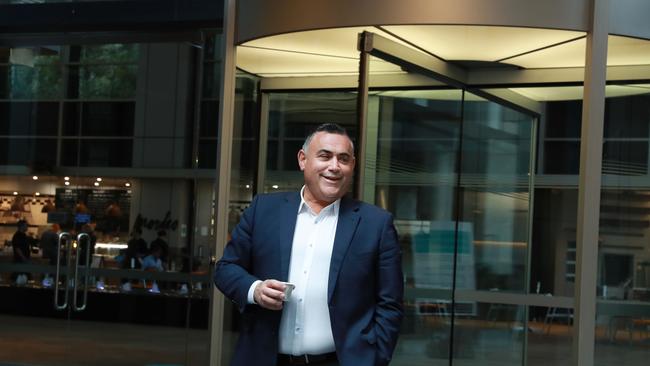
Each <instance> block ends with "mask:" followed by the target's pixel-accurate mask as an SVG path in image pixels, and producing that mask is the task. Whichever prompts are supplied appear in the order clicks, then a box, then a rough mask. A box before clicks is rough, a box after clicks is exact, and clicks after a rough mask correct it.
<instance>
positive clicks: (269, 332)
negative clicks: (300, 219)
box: [214, 192, 403, 366]
mask: <svg viewBox="0 0 650 366" xmlns="http://www.w3.org/2000/svg"><path fill="white" fill-rule="evenodd" d="M299 205H300V194H299V193H297V192H296V193H275V194H268V195H259V196H257V197H255V199H253V202H252V203H251V206H250V207H249V208H248V209H247V210H246V211H244V213H243V215H242V218H241V220H240V222H239V224H238V225H237V227H236V228H235V229H234V230H233V232H232V239H231V241H230V242H229V243H228V245H227V246H226V249H225V250H224V254H223V257H222V258H221V260H219V262H218V263H217V265H216V270H215V277H214V280H215V283H216V285H217V287H218V288H219V289H220V290H221V291H222V292H223V293H224V294H225V295H226V297H228V298H229V299H231V300H232V301H233V302H235V303H236V304H237V306H238V308H239V310H240V312H241V313H242V328H241V333H240V336H239V341H238V343H237V348H236V350H235V354H234V356H233V362H232V364H233V365H238V366H239V365H241V366H250V365H256V366H257V365H259V366H264V365H269V366H272V365H275V363H276V358H277V352H278V330H279V325H280V318H281V316H282V312H281V311H272V310H267V309H264V308H262V307H260V306H257V305H254V304H248V290H249V289H250V287H251V285H252V284H253V282H254V281H256V280H258V279H259V280H265V279H276V280H279V281H287V279H288V277H289V261H290V259H291V258H290V256H291V245H292V242H293V234H294V229H295V226H296V218H297V214H298V207H299ZM402 296H403V277H402V269H401V251H400V247H399V244H398V242H397V235H396V233H395V228H394V226H393V219H392V215H391V214H389V213H388V212H386V211H384V210H382V209H380V208H378V207H376V206H372V205H369V204H366V203H363V202H359V201H355V200H352V199H349V198H343V199H342V200H341V206H340V209H339V218H338V223H337V227H336V235H335V239H334V248H333V250H332V259H331V262H330V273H329V282H328V303H329V312H330V321H331V326H332V334H333V336H334V343H335V346H336V353H337V356H338V359H339V362H340V364H341V365H343V366H347V365H353V366H365V365H386V364H388V362H389V361H390V359H391V356H392V353H393V349H394V348H395V344H396V343H397V336H398V333H399V327H400V322H401V320H402V316H403V311H402Z"/></svg>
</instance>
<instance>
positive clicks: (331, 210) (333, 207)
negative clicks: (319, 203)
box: [298, 185, 341, 216]
mask: <svg viewBox="0 0 650 366" xmlns="http://www.w3.org/2000/svg"><path fill="white" fill-rule="evenodd" d="M304 193H305V186H304V185H303V186H302V188H301V189H300V206H298V213H299V214H300V213H302V212H308V213H310V214H311V215H313V216H321V215H334V214H337V213H338V212H339V206H340V205H341V199H340V198H339V199H337V200H336V201H334V202H332V203H330V204H329V205H327V206H326V207H323V209H322V210H320V213H319V214H318V215H317V214H316V213H315V212H314V210H312V209H311V207H310V206H309V204H308V203H307V201H305V195H304Z"/></svg>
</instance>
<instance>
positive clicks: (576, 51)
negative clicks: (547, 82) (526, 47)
mask: <svg viewBox="0 0 650 366" xmlns="http://www.w3.org/2000/svg"><path fill="white" fill-rule="evenodd" d="M585 46H586V42H585V40H584V38H583V39H578V40H575V41H573V42H568V43H564V44H561V45H559V46H555V47H550V48H546V49H543V50H539V51H535V52H532V53H528V54H525V55H521V56H518V57H513V58H510V59H507V60H505V61H504V62H505V63H508V64H511V65H517V66H520V67H523V68H527V69H545V68H557V67H584V66H585Z"/></svg>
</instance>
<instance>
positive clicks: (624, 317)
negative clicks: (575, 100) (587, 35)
mask: <svg viewBox="0 0 650 366" xmlns="http://www.w3.org/2000/svg"><path fill="white" fill-rule="evenodd" d="M610 41H613V42H621V41H623V42H625V40H624V37H612V36H610ZM615 44H616V43H615ZM619 52H620V50H619V49H618V48H615V47H614V48H613V49H612V50H611V51H610V53H609V55H608V61H611V60H614V59H615V58H616V57H618V56H620V55H619ZM645 76H646V77H645V79H650V74H646V75H645ZM649 102H650V84H648V83H647V82H644V81H634V82H630V83H623V84H620V83H619V84H617V85H608V86H607V98H606V100H605V120H604V145H603V163H602V174H603V175H602V191H601V202H600V231H599V243H598V269H597V289H596V293H597V299H596V305H597V313H596V315H597V316H596V339H595V342H596V344H595V352H596V355H595V359H596V365H607V364H611V363H615V362H619V363H620V362H623V363H625V364H626V365H642V364H645V363H646V362H647V350H648V342H649V341H650V244H649V241H648V237H649V236H650V230H649V229H650V221H648V215H649V214H650V182H648V179H647V177H648V152H649V149H648V148H649V141H650V136H649V132H650V128H649V126H650V109H649V108H648V105H650V104H649Z"/></svg>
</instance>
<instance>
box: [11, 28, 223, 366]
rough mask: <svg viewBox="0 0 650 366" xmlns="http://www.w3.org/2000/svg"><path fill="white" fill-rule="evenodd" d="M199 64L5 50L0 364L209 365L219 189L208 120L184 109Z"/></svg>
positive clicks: (163, 54)
mask: <svg viewBox="0 0 650 366" xmlns="http://www.w3.org/2000/svg"><path fill="white" fill-rule="evenodd" d="M205 39H206V42H207V43H209V42H214V36H210V35H208V37H206V38H205ZM199 50H200V48H198V47H194V46H192V45H191V44H189V43H186V42H168V43H163V42H161V43H137V44H136V43H120V41H119V39H116V40H115V42H114V43H98V42H91V43H90V44H87V45H84V44H80V45H79V44H77V45H70V44H60V45H55V46H52V45H47V46H29V47H6V48H3V49H2V50H0V55H1V56H0V84H2V86H1V87H0V93H1V95H0V115H1V117H0V118H1V120H0V125H1V127H0V139H1V140H2V141H4V142H5V143H4V144H3V145H2V146H3V147H2V148H1V149H0V151H1V153H0V165H1V166H2V175H1V176H0V236H2V237H1V238H0V240H1V241H0V243H1V245H0V246H1V247H2V248H1V249H2V250H1V251H0V297H1V298H2V299H3V301H2V302H1V304H0V318H2V323H3V327H2V329H1V330H0V337H1V338H2V339H6V340H12V341H11V342H2V345H0V359H2V360H3V361H5V362H10V363H12V364H13V363H16V364H31V365H64V364H65V365H91V364H92V365H114V364H120V365H143V364H183V365H199V364H200V365H204V364H207V363H208V358H209V336H208V334H209V331H208V324H209V309H210V301H211V300H210V294H211V286H212V281H211V277H210V273H211V270H210V265H209V258H210V255H211V253H210V248H212V246H213V243H214V230H213V225H214V222H213V220H212V218H213V217H214V204H213V200H214V192H213V191H214V179H216V178H215V173H214V167H212V169H201V166H199V165H198V164H197V156H198V151H199V149H198V145H199V138H198V137H196V136H204V135H207V134H208V133H206V131H200V130H199V126H200V125H203V126H209V125H211V124H214V125H216V123H217V116H216V114H212V115H211V117H210V114H209V113H206V114H204V115H203V120H201V121H200V120H199V115H200V114H199V113H198V110H196V107H195V104H197V103H198V102H197V101H196V100H195V99H194V96H195V95H196V91H195V89H199V88H200V85H202V83H203V80H202V78H203V77H204V74H202V73H201V72H199V70H196V62H195V60H196V59H200V58H202V57H203V53H202V52H201V51H199ZM210 57H211V59H210V60H209V61H210V62H214V59H218V58H219V55H214V54H212V55H211V56H210ZM210 75H212V74H210ZM211 77H213V76H211ZM212 97H214V96H212ZM210 118H211V119H212V122H210V121H209V119H210ZM215 146H216V144H215ZM204 152H205V153H206V154H207V150H205V151H204ZM212 154H214V155H216V154H217V152H216V147H215V149H214V151H212ZM205 168H209V166H206V167H205ZM21 334H25V335H29V336H21ZM21 347H22V348H23V349H29V350H30V351H29V352H16V351H15V350H16V349H17V348H21Z"/></svg>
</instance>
